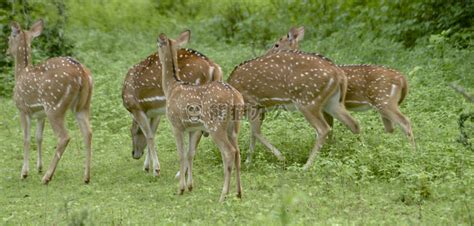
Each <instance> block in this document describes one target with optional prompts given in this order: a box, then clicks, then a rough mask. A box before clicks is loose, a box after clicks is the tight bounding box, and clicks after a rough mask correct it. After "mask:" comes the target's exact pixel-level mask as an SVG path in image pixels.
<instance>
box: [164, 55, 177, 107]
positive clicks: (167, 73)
mask: <svg viewBox="0 0 474 226" xmlns="http://www.w3.org/2000/svg"><path fill="white" fill-rule="evenodd" d="M169 51H170V52H169V54H164V56H162V57H163V59H162V62H163V63H162V65H161V66H162V76H161V77H162V79H163V80H162V85H163V91H164V93H165V96H166V98H168V96H169V95H170V92H171V90H172V89H173V86H175V85H176V84H177V83H178V81H179V79H178V77H179V75H178V73H179V70H178V59H177V57H176V56H175V55H173V52H172V50H171V48H170V50H169Z"/></svg>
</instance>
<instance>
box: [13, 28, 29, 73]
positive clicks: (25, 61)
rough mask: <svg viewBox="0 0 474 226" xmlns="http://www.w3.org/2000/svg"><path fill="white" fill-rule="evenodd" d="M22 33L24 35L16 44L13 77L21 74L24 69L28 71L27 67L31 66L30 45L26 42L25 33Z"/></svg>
mask: <svg viewBox="0 0 474 226" xmlns="http://www.w3.org/2000/svg"><path fill="white" fill-rule="evenodd" d="M22 35H24V36H25V37H24V38H23V40H22V43H20V45H19V46H18V49H17V51H16V56H15V78H18V77H19V76H21V74H23V73H24V70H26V72H28V68H29V67H30V66H31V46H30V45H28V43H27V42H26V35H25V33H22Z"/></svg>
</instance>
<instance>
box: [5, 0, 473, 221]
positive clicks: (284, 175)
mask: <svg viewBox="0 0 474 226" xmlns="http://www.w3.org/2000/svg"><path fill="white" fill-rule="evenodd" d="M12 2H13V3H14V4H17V5H20V6H21V4H23V3H24V2H26V1H19V2H18V1H8V2H7V3H0V6H1V7H2V8H1V9H0V11H1V12H8V13H10V12H11V11H10V10H11V8H9V7H11V3H12ZM28 2H29V4H30V5H31V6H36V5H43V6H42V7H43V8H42V9H39V10H37V9H35V8H32V9H31V12H32V14H31V15H32V16H31V17H30V19H29V20H23V19H21V15H14V18H17V19H21V21H22V22H23V23H22V25H23V26H25V25H26V24H27V23H29V25H30V24H31V22H32V21H34V20H36V19H37V18H38V17H40V16H41V17H44V18H46V22H47V23H46V26H47V27H48V26H49V28H48V29H52V30H54V29H57V30H60V31H62V32H64V37H63V38H64V39H63V40H59V41H58V40H52V39H50V38H51V37H52V36H50V38H47V39H45V38H43V39H38V40H35V41H34V42H33V48H34V49H35V51H34V53H33V54H34V58H35V61H36V62H38V61H40V60H44V59H45V58H46V56H52V55H57V54H60V53H61V54H62V53H70V54H72V55H73V56H74V57H76V58H77V59H79V61H80V62H82V63H84V64H85V65H87V67H89V68H90V69H91V70H92V72H93V77H94V83H95V87H94V88H95V90H94V96H93V108H92V109H93V110H92V124H93V130H94V137H93V152H94V155H93V168H92V181H91V184H89V185H83V184H82V173H83V161H84V152H83V149H82V138H81V136H80V132H79V129H78V128H77V125H76V123H75V121H74V120H73V117H68V128H70V130H69V131H70V134H71V137H72V140H71V142H70V143H69V146H68V148H67V150H66V152H65V155H64V157H63V158H62V160H61V162H60V163H59V166H58V170H57V171H56V174H55V177H54V179H53V181H52V182H51V183H50V184H49V185H48V186H43V185H41V183H40V180H41V176H42V175H40V174H37V173H36V172H35V167H34V165H35V164H34V163H35V161H36V151H35V150H36V149H35V148H36V144H35V142H34V139H32V140H33V143H32V152H31V158H30V176H29V177H28V178H27V179H26V180H20V179H19V178H20V170H21V164H22V158H23V157H22V155H23V140H22V135H21V134H22V132H21V129H20V125H19V116H18V112H17V110H16V108H15V105H14V103H13V101H12V100H11V97H9V96H11V85H12V84H13V83H12V82H13V80H12V79H13V75H12V73H11V68H10V67H2V68H3V69H2V70H0V81H1V83H0V96H4V97H0V106H1V108H0V155H1V156H2V157H1V158H0V174H1V177H0V194H1V195H0V224H5V225H16V224H71V225H82V224H97V225H104V224H114V225H115V224H260V223H265V224H272V225H275V224H282V225H286V224H295V225H301V224H364V225H375V224H376V225H379V224H397V225H399V224H402V225H406V224H425V225H433V224H436V225H438V224H443V225H444V224H449V225H452V224H461V225H463V224H464V225H472V224H473V223H474V214H473V209H474V191H473V188H474V155H473V154H474V152H473V151H472V150H470V149H468V148H466V147H465V146H463V145H462V144H461V143H459V142H457V140H458V138H459V129H458V119H459V115H460V114H462V113H468V112H473V111H474V105H472V104H470V103H467V102H466V101H465V100H464V99H463V98H462V97H461V96H460V95H459V94H457V93H456V92H455V91H453V90H452V89H451V88H449V86H448V84H450V83H452V82H455V83H457V84H459V85H461V86H463V87H466V88H467V89H468V90H470V91H471V92H472V91H473V90H474V76H473V75H472V73H473V69H474V68H473V64H472V62H474V51H473V49H472V48H473V46H474V45H473V44H474V39H473V37H474V33H473V26H472V25H473V15H474V13H473V12H474V5H473V3H472V1H435V0H427V1H360V0H352V1H342V0H341V1H339V0H327V1H311V0H310V1H301V3H300V1H292V0H285V1H276V0H262V1H258V2H254V1H242V2H236V1H232V2H226V1H217V0H214V1H205V0H196V1H186V0H179V1H172V0H164V1H151V0H140V1H119V0H110V1H105V0H102V1H92V0H81V1H72V0H71V1H69V0H66V1H65V2H63V1H53V2H52V3H43V2H42V1H39V0H38V1H33V0H31V1H28ZM173 2H178V3H179V4H180V6H176V5H174V4H173ZM303 2H304V3H303ZM320 2H323V3H320ZM61 3H64V4H65V6H66V7H65V14H64V15H62V16H61V14H60V13H59V14H58V11H57V10H56V11H55V10H44V9H46V8H50V9H56V8H55V5H54V4H59V5H60V4H61ZM175 4H177V3H175ZM51 7H52V8H51ZM33 12H34V13H33ZM3 15H10V14H3V13H2V16H0V19H1V21H2V24H1V26H3V27H2V29H1V30H2V32H3V33H1V35H0V37H1V38H2V40H1V43H0V47H1V48H4V46H5V43H6V40H5V39H4V38H5V37H6V36H5V34H7V35H8V34H9V32H8V29H9V28H8V26H7V22H6V21H8V20H10V19H12V18H10V17H8V18H7V17H3ZM58 15H59V16H58ZM65 16H67V20H65ZM48 18H50V19H48ZM54 21H65V22H64V23H65V24H64V26H63V27H61V26H62V25H61V23H59V22H58V23H56V22H54ZM293 25H305V27H306V35H305V41H304V42H303V43H302V46H301V48H302V49H303V50H305V51H309V52H320V53H323V54H324V55H326V56H327V57H329V58H331V59H333V60H334V61H335V62H337V63H340V64H346V63H347V64H349V63H372V64H380V65H387V66H390V67H392V68H395V69H398V70H400V71H402V72H404V74H406V75H407V78H408V80H409V84H410V92H409V95H408V98H407V99H406V100H405V102H404V103H403V105H402V111H403V112H404V113H405V114H406V115H407V116H408V117H410V119H411V121H412V123H413V127H414V128H413V129H414V134H415V138H416V141H417V143H418V147H419V149H418V150H417V151H416V152H414V151H412V150H411V148H410V144H409V143H408V141H407V139H406V138H405V136H404V135H403V134H402V132H401V131H400V130H399V129H397V130H396V132H395V134H385V133H383V125H382V123H381V120H380V119H379V118H378V115H377V114H376V113H375V112H363V113H354V116H355V117H356V118H357V120H358V121H359V122H360V124H361V126H362V129H363V132H362V134H361V135H358V136H356V135H353V134H351V133H350V132H349V131H348V130H347V129H345V128H344V127H343V126H342V125H341V124H340V123H336V125H335V129H334V134H333V137H334V139H333V140H332V141H330V142H328V143H327V145H326V146H325V147H324V148H323V150H322V153H321V154H320V155H319V157H318V159H317V160H316V162H315V164H314V167H313V168H312V169H311V170H309V171H308V172H301V171H300V167H301V165H302V164H304V163H305V161H306V158H307V156H308V153H309V151H310V149H311V147H312V145H313V142H314V130H313V129H312V128H311V127H310V126H309V125H308V123H306V121H305V120H304V118H303V117H302V115H301V114H300V113H297V112H272V113H270V114H269V115H268V117H266V122H265V124H264V128H263V132H264V134H265V135H267V136H268V138H269V140H270V141H272V143H273V144H275V146H277V147H278V148H280V150H281V151H282V152H283V154H284V155H285V157H286V158H287V161H286V162H285V163H281V162H278V161H277V160H276V158H275V157H274V156H273V155H272V154H271V153H269V152H268V151H267V150H266V149H264V147H263V145H260V144H259V145H257V149H256V153H255V158H254V162H253V164H252V165H250V166H247V167H245V168H244V169H243V172H242V180H243V182H242V183H243V189H244V190H243V191H244V193H243V199H242V200H238V199H237V198H234V197H233V196H230V197H229V198H228V200H227V201H226V202H224V203H222V204H220V203H218V202H217V200H218V197H219V194H220V189H221V187H222V179H223V173H222V162H221V158H220V154H219V152H218V150H217V148H216V147H215V145H214V144H213V143H212V141H211V140H210V139H203V140H202V141H201V143H200V145H199V147H198V152H197V155H196V160H195V167H194V180H195V188H194V190H193V192H191V193H189V192H186V193H185V194H184V195H183V196H177V195H175V192H176V191H177V188H178V181H177V180H175V179H174V174H175V173H176V171H177V170H178V161H177V154H176V151H175V143H174V138H173V136H172V134H171V131H170V126H169V124H168V122H167V120H162V124H161V125H160V128H159V132H158V134H157V137H156V143H157V147H158V155H159V158H160V162H161V166H162V175H161V176H160V177H159V178H153V177H152V176H151V174H146V173H144V172H143V171H142V164H143V159H142V160H140V161H136V160H134V159H132V156H131V140H130V135H129V126H130V122H131V117H130V116H129V114H128V112H127V111H126V110H125V109H124V108H123V106H122V100H121V97H120V93H121V87H122V82H123V79H124V77H125V74H126V72H127V70H128V68H129V67H130V66H132V65H134V64H136V63H137V62H139V61H141V60H142V59H144V58H145V57H147V56H148V55H149V54H150V53H152V52H154V51H156V43H155V42H156V38H157V35H158V34H159V33H160V32H165V33H166V34H169V35H170V36H171V37H173V36H175V35H176V34H178V33H179V32H180V31H182V30H183V29H185V28H190V29H191V30H192V32H193V33H192V38H191V43H190V44H189V46H188V47H191V48H194V49H197V50H199V51H200V52H202V53H204V54H206V55H207V56H208V57H210V58H211V59H213V60H214V61H215V62H216V63H218V64H220V65H221V66H222V68H223V70H224V74H225V76H226V77H227V76H228V74H229V73H230V71H231V70H232V69H233V67H234V66H235V65H237V64H239V63H240V62H242V61H243V60H246V59H250V58H253V57H254V56H256V55H259V54H261V53H263V52H264V51H265V46H268V45H269V44H271V43H272V42H273V41H274V40H276V39H277V38H278V37H280V36H281V35H282V34H285V33H286V32H287V30H288V28H289V27H290V26H293ZM5 32H7V33H5ZM50 42H51V43H53V42H54V43H58V44H57V45H58V46H60V47H58V48H57V49H58V50H52V49H50V48H43V47H41V46H43V45H46V44H48V43H50ZM55 45H56V44H55ZM0 52H1V54H4V49H1V51H0ZM3 56H4V55H1V58H0V59H1V60H2V62H3V59H4V58H3ZM9 61H10V62H11V59H10V60H9ZM0 66H1V65H0ZM5 68H6V69H5ZM6 79H9V80H8V81H9V82H8V83H7V82H5V81H6ZM242 125H243V126H242V130H241V134H240V136H239V138H240V139H239V140H240V147H241V150H242V157H243V159H245V157H246V151H247V150H248V145H249V142H248V137H249V126H248V122H247V121H243V122H242ZM472 128H473V127H472V119H471V121H470V122H469V121H468V122H467V124H466V127H465V130H466V131H468V134H469V131H470V135H472V134H473V133H472ZM472 137H474V136H471V137H470V140H471V142H472V141H473V140H474V139H473V138H472ZM55 142H56V139H55V138H54V136H53V134H52V131H51V129H50V128H49V126H48V125H47V129H46V130H45V139H44V145H43V146H44V153H43V155H44V163H45V166H48V164H49V161H50V160H51V158H52V156H53V147H54V146H55ZM232 189H234V188H233V187H232ZM232 191H233V190H232ZM232 194H234V193H232Z"/></svg>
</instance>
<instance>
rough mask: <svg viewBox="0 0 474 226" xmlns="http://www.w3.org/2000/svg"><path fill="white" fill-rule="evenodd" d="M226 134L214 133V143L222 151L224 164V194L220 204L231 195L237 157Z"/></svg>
mask: <svg viewBox="0 0 474 226" xmlns="http://www.w3.org/2000/svg"><path fill="white" fill-rule="evenodd" d="M223 134H225V132H222V133H221V134H219V135H218V134H216V133H213V135H212V139H213V140H214V142H215V143H216V144H217V146H218V147H219V150H220V151H221V155H222V162H223V164H224V186H223V187H222V193H221V197H220V198H219V202H223V201H224V200H225V198H226V196H227V194H229V188H230V177H231V175H232V167H233V163H234V158H235V155H236V152H237V151H236V150H235V149H234V146H233V145H232V144H231V143H230V141H229V139H228V138H227V136H225V135H224V136H223Z"/></svg>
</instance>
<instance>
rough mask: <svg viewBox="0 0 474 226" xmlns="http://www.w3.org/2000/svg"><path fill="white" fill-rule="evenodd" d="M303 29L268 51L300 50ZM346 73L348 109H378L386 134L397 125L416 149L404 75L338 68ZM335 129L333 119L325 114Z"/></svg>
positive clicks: (370, 68) (380, 68) (363, 66)
mask: <svg viewBox="0 0 474 226" xmlns="http://www.w3.org/2000/svg"><path fill="white" fill-rule="evenodd" d="M303 37H304V27H299V28H291V29H290V31H289V32H288V34H287V35H286V36H284V37H282V38H280V40H279V41H278V42H277V43H275V44H274V45H273V47H272V49H270V50H269V51H270V52H271V51H279V50H297V49H299V45H298V43H299V42H300V41H301V40H303ZM338 67H339V68H341V69H342V70H344V72H345V74H346V77H347V80H348V85H347V93H346V97H345V101H344V103H345V106H346V108H347V109H349V110H353V111H365V110H368V109H370V108H375V109H376V110H377V111H378V112H379V114H380V116H381V118H382V122H383V124H384V127H385V131H386V132H387V133H392V132H393V131H394V128H393V125H394V124H398V125H400V127H401V128H402V130H403V131H404V132H405V134H406V136H407V137H408V140H409V141H410V143H411V145H412V146H413V148H416V143H415V139H414V136H413V132H412V128H411V123H410V120H409V119H408V118H407V117H406V116H405V115H403V114H402V113H401V111H400V104H401V103H402V102H403V100H404V99H405V97H406V95H407V93H408V82H407V80H406V78H405V76H403V74H402V73H400V72H398V71H396V70H393V69H389V68H386V67H383V66H376V65H367V64H359V65H338ZM325 117H326V120H327V121H328V123H329V124H330V125H331V126H332V124H333V119H332V117H331V116H330V115H327V114H325Z"/></svg>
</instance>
